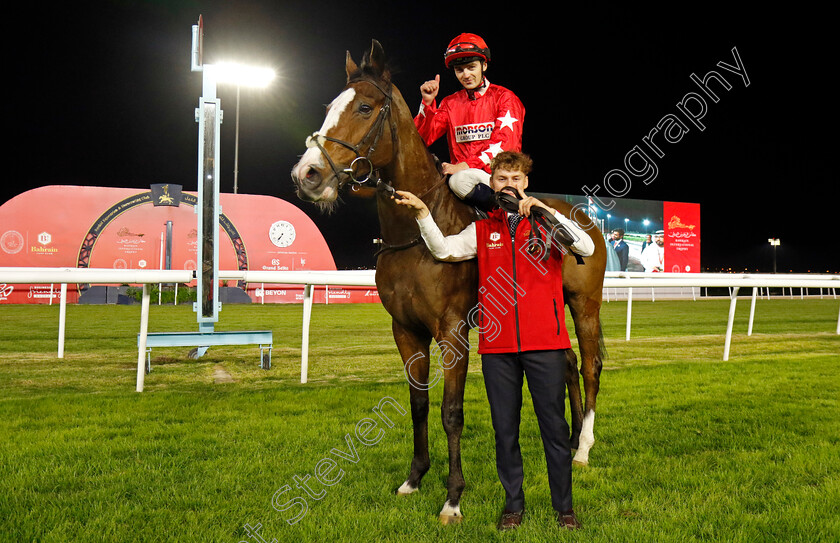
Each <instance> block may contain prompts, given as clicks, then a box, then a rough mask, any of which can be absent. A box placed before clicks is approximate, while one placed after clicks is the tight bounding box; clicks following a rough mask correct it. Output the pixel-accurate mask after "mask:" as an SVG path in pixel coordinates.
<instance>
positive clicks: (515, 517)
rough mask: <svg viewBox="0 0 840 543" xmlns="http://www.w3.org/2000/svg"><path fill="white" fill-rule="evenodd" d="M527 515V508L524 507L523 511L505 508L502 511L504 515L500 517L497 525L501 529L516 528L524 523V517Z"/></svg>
mask: <svg viewBox="0 0 840 543" xmlns="http://www.w3.org/2000/svg"><path fill="white" fill-rule="evenodd" d="M524 515H525V510H524V509H522V510H521V511H510V510H508V509H505V510H504V511H502V516H501V517H499V524H498V525H496V527H497V528H498V529H499V530H502V531H504V530H514V529H516V528H519V525H520V524H522V517H523V516H524Z"/></svg>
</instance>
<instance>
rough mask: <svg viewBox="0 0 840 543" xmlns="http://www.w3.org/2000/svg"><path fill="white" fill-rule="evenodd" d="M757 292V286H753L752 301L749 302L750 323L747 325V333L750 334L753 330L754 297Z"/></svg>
mask: <svg viewBox="0 0 840 543" xmlns="http://www.w3.org/2000/svg"><path fill="white" fill-rule="evenodd" d="M757 293H758V287H753V290H752V302H750V325H749V326H748V327H747V335H748V336H751V335H752V330H753V321H754V320H755V297H756V294H757Z"/></svg>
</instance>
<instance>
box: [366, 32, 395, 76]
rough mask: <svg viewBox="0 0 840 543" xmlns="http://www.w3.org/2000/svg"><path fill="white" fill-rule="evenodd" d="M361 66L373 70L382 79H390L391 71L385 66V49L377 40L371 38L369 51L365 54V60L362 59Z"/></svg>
mask: <svg viewBox="0 0 840 543" xmlns="http://www.w3.org/2000/svg"><path fill="white" fill-rule="evenodd" d="M362 67H363V68H369V69H371V70H373V73H375V74H376V75H377V76H379V77H381V78H382V79H386V80H388V79H390V77H391V73H390V72H389V71H388V69H387V67H386V66H385V49H383V48H382V44H381V43H379V41H377V40H372V41H371V44H370V51H369V52H368V53H367V54H366V55H365V60H363V61H362Z"/></svg>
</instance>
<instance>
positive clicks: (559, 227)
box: [494, 191, 584, 264]
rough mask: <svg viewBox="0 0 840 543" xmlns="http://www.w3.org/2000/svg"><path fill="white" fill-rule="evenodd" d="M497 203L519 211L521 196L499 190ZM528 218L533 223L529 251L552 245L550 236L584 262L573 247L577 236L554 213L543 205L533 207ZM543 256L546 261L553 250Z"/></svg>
mask: <svg viewBox="0 0 840 543" xmlns="http://www.w3.org/2000/svg"><path fill="white" fill-rule="evenodd" d="M494 198H495V200H496V203H497V205H498V206H499V207H500V208H501V209H503V210H504V211H507V212H508V213H519V200H520V199H521V198H519V197H518V196H514V195H512V194H510V193H508V192H504V191H502V192H497V193H495V195H494ZM528 220H529V221H530V223H531V235H530V236H529V238H528V252H529V253H531V254H534V253H535V252H537V251H539V250H540V248H541V247H545V246H546V245H550V243H548V241H549V239H548V238H549V237H550V238H551V239H552V240H553V241H555V242H557V243H559V244H560V245H563V246H564V247H565V248H566V249H567V250H568V252H570V253H572V255H574V257H575V260H576V261H577V263H578V264H583V263H584V262H583V257H582V256H580V255H579V254H577V253H576V252H575V251H574V250H573V249H572V245H573V244H574V242H575V236H573V235H572V233H571V232H569V229H568V228H566V226H565V225H563V224H560V221H558V220H557V218H556V217H555V216H554V214H553V213H551V212H549V211H547V210H545V209H543V208H541V207H532V208H531V216H530V217H528ZM539 226H542V227H543V230H545V232H546V239H545V240H543V239H542V234H541V232H540V229H539V228H538V227H539ZM542 253H543V254H542V256H541V257H540V260H542V261H546V260H548V257H549V255H550V254H551V251H550V250H548V251H545V250H544V251H542Z"/></svg>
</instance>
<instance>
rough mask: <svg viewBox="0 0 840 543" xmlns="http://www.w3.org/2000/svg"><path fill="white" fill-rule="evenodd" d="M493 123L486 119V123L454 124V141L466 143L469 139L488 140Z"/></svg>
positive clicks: (491, 132)
mask: <svg viewBox="0 0 840 543" xmlns="http://www.w3.org/2000/svg"><path fill="white" fill-rule="evenodd" d="M494 125H495V123H493V122H492V121H488V122H486V123H476V124H465V125H461V126H456V127H455V141H456V142H458V143H468V142H471V141H482V140H489V139H490V136H491V135H492V134H493V127H494Z"/></svg>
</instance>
